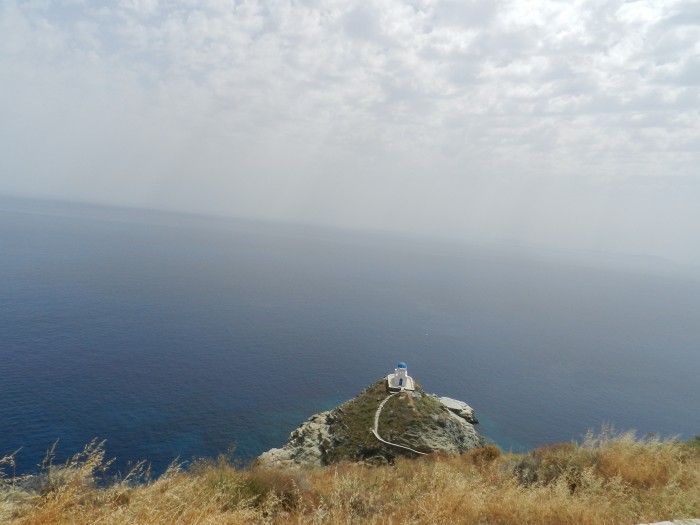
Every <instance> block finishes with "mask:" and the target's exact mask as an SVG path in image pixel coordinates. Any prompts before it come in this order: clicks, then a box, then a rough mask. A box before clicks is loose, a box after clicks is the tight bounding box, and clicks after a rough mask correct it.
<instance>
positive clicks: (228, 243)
mask: <svg viewBox="0 0 700 525" xmlns="http://www.w3.org/2000/svg"><path fill="white" fill-rule="evenodd" d="M399 361H405V362H406V363H407V364H408V371H409V374H411V375H412V376H413V377H414V378H415V379H416V380H417V381H418V382H420V383H421V384H422V386H423V387H424V388H425V390H427V391H428V392H433V393H436V394H438V395H441V396H449V397H453V398H456V399H460V400H464V401H466V402H467V403H469V404H470V405H471V406H472V407H473V408H474V409H475V412H476V416H477V417H478V419H479V420H480V425H479V426H478V427H477V429H478V430H479V432H481V433H482V434H483V435H485V436H486V437H487V438H489V439H490V440H492V441H493V442H495V443H496V444H498V445H499V446H500V447H501V448H502V449H504V450H512V451H526V450H530V449H533V448H535V447H538V446H541V445H543V444H546V443H552V442H561V441H580V440H581V439H582V438H583V436H584V435H585V434H586V433H587V432H588V431H594V432H599V431H601V429H602V428H604V427H605V428H608V427H612V428H614V429H617V431H619V432H624V431H628V430H634V431H636V432H637V434H638V435H639V436H647V435H653V436H658V437H660V438H661V439H670V438H676V439H685V438H689V437H691V436H693V435H696V434H700V409H699V408H698V405H699V404H700V380H699V378H698V375H699V374H700V277H698V273H697V272H695V269H692V268H691V269H688V268H686V267H680V266H678V265H674V264H673V263H671V262H670V261H664V260H657V259H652V258H645V257H631V256H630V257H626V256H617V255H611V254H603V253H592V252H570V251H563V250H554V249H551V248H545V247H539V246H529V245H519V244H517V243H511V244H509V243H507V242H491V241H479V242H476V241H475V242H471V243H467V242H462V243H457V242H452V241H446V240H435V239H427V238H420V237H415V238H412V237H409V236H399V235H389V234H378V233H366V232H360V231H354V230H349V229H333V228H321V227H312V226H303V225H290V224H275V223H270V222H260V221H250V220H242V219H228V218H217V217H209V216H203V215H189V214H177V213H170V212H159V211H146V210H137V209H128V208H116V207H106V206H93V205H86V204H78V203H61V202H51V201H39V200H29V199H18V198H10V197H2V198H0V458H1V457H3V456H4V455H8V454H13V453H14V459H15V462H14V463H15V465H14V468H16V473H31V472H36V471H37V470H38V468H39V465H40V464H41V463H42V460H43V459H44V458H45V456H46V453H47V450H49V449H50V448H51V447H52V446H53V445H54V444H55V450H56V457H55V459H54V461H55V462H60V461H64V460H65V459H66V458H68V457H70V456H72V455H73V454H76V453H78V452H80V451H81V450H82V449H83V447H84V446H85V445H86V444H87V443H89V442H90V441H91V440H92V439H95V438H97V439H98V440H106V442H105V450H106V456H107V458H115V462H114V464H113V467H112V468H113V469H115V471H116V472H124V471H126V469H128V468H129V465H130V464H133V463H134V462H137V461H141V460H145V461H147V462H148V463H149V464H150V465H151V466H152V469H153V471H154V472H155V473H160V472H163V471H164V470H165V469H166V468H167V467H168V465H170V464H172V463H173V462H176V463H182V464H188V463H189V462H191V461H193V460H195V459H196V458H214V457H216V456H218V455H220V454H226V455H228V456H229V457H230V458H231V459H233V460H234V461H236V462H240V463H241V464H246V463H247V462H249V461H250V460H251V459H253V458H255V457H256V456H257V455H258V454H260V453H261V452H263V451H265V450H268V449H270V448H272V447H280V446H282V445H283V444H284V443H285V441H286V439H287V437H288V436H289V433H290V432H291V431H293V430H294V429H295V428H296V427H297V426H298V425H299V424H300V423H302V422H303V421H305V420H306V419H307V418H308V417H309V416H311V415H312V414H314V413H316V412H319V411H322V410H328V409H330V408H333V407H335V406H337V405H339V404H340V403H342V402H344V401H346V400H348V399H350V398H352V397H354V396H355V395H357V394H358V393H359V392H360V391H362V390H363V389H364V388H365V387H366V386H368V385H369V384H370V383H372V382H374V381H377V380H379V379H380V378H382V377H383V376H385V375H386V374H387V373H390V372H392V371H393V369H394V367H395V366H396V363H397V362H399ZM0 468H5V469H6V470H5V475H7V474H8V471H7V468H8V466H7V465H5V467H0Z"/></svg>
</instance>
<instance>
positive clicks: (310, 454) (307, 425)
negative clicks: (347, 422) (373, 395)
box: [257, 411, 334, 466]
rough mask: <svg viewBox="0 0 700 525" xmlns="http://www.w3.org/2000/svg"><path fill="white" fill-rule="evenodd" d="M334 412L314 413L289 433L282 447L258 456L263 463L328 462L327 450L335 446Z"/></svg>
mask: <svg viewBox="0 0 700 525" xmlns="http://www.w3.org/2000/svg"><path fill="white" fill-rule="evenodd" d="M333 421H334V418H333V412H332V411H327V412H319V413H318V414H314V415H313V416H311V417H310V418H309V419H307V420H306V421H305V422H304V423H302V424H301V425H299V427H298V428H297V429H296V430H294V431H293V432H292V433H291V434H290V435H289V441H287V443H286V444H285V445H284V446H283V447H282V448H273V449H270V450H268V451H267V452H263V453H262V454H261V455H260V456H259V457H258V460H257V461H258V463H259V464H261V465H275V466H289V465H313V466H323V465H326V464H327V458H326V456H327V454H326V451H327V450H329V449H330V447H332V446H333V436H332V434H331V431H330V425H331V423H332V422H333Z"/></svg>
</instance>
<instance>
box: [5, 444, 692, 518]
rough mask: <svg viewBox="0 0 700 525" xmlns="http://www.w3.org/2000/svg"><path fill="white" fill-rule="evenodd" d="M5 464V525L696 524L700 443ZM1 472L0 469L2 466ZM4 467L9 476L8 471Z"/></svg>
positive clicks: (97, 449)
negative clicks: (305, 461) (129, 464)
mask: <svg viewBox="0 0 700 525" xmlns="http://www.w3.org/2000/svg"><path fill="white" fill-rule="evenodd" d="M13 461H14V459H13V457H12V456H8V457H6V458H4V459H2V460H0V473H1V472H5V475H4V476H2V477H0V523H7V524H9V525H20V524H22V525H50V524H71V525H88V524H90V525H93V524H115V525H116V524H119V525H131V524H134V525H135V524H143V525H152V524H183V525H195V524H196V525H206V524H217V525H218V524H241V523H271V524H275V523H280V524H281V523H299V524H305V523H309V524H311V523H329V524H337V523H347V524H352V523H358V524H360V523H362V524H365V523H376V524H392V523H396V524H399V523H401V524H404V523H415V524H421V523H425V524H432V523H463V524H538V525H547V524H552V525H554V524H556V525H567V524H574V523H575V524H578V525H593V524H633V523H640V522H650V521H660V520H664V519H679V518H688V517H699V516H700V447H699V446H697V444H693V443H692V442H688V443H681V442H676V441H666V442H661V441H659V440H657V439H638V438H635V437H634V435H632V434H630V433H627V434H622V435H610V434H609V432H607V431H604V432H603V433H601V434H599V435H590V436H588V437H587V439H586V440H585V441H584V443H583V444H581V445H577V444H572V443H571V444H560V445H553V446H547V447H542V448H539V449H537V450H534V451H532V452H531V453H529V454H526V455H511V454H501V453H500V451H499V450H498V449H497V448H496V447H493V446H489V447H484V448H482V449H477V450H474V451H471V452H469V453H467V454H463V455H461V456H444V455H433V456H428V457H426V458H421V459H419V460H408V459H399V460H397V461H396V463H395V464H394V465H392V466H380V467H371V466H367V465H358V464H349V463H343V464H338V465H335V466H332V467H326V468H318V469H298V470H294V469H284V470H264V469H255V468H254V469H250V470H245V469H237V468H234V467H233V466H231V464H230V463H229V462H228V461H226V460H225V459H219V460H218V461H216V462H199V463H196V464H194V465H192V466H190V468H189V469H188V470H187V471H184V470H182V469H180V468H178V466H177V465H174V466H171V468H170V469H168V471H167V472H166V473H165V474H164V475H162V476H160V477H159V478H158V479H155V480H149V479H148V477H147V476H145V474H146V473H145V472H144V471H143V468H142V467H137V468H136V469H135V470H134V471H133V472H132V473H131V474H130V475H128V476H127V477H126V478H124V479H120V480H117V481H114V482H112V483H110V484H107V485H101V484H98V483H96V480H97V479H98V478H99V475H100V472H101V471H103V470H104V468H105V466H106V463H105V461H104V449H103V448H102V446H101V444H100V443H91V444H90V445H88V447H86V449H85V450H84V451H83V452H82V453H81V454H78V455H77V456H76V457H74V458H73V459H72V460H71V461H69V462H68V463H67V464H64V465H61V466H59V467H56V466H53V465H52V464H51V462H50V461H49V462H48V463H47V464H46V465H45V467H44V470H43V471H42V472H41V474H39V475H38V476H33V477H22V478H16V477H14V476H13V475H12V472H11V471H12V467H13ZM3 468H4V469H5V470H4V471H3V470H2V469H3ZM8 470H9V472H8Z"/></svg>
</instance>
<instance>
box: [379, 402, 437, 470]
mask: <svg viewBox="0 0 700 525" xmlns="http://www.w3.org/2000/svg"><path fill="white" fill-rule="evenodd" d="M396 394H398V392H394V393H393V394H389V395H388V396H386V398H385V399H384V400H383V401H382V402H381V403H379V406H378V407H377V411H376V412H375V413H374V428H372V429H370V430H371V431H372V434H374V437H376V438H377V439H378V440H379V441H381V442H382V443H385V444H387V445H391V446H392V447H398V448H402V449H404V450H409V451H411V452H413V453H414V454H420V455H421V456H427V455H428V454H427V453H425V452H421V451H420V450H414V449H412V448H410V447H406V446H404V445H399V444H398V443H391V442H390V441H387V440H386V439H382V437H381V436H380V435H379V432H378V430H379V414H381V413H382V409H383V408H384V405H385V404H386V402H387V401H389V399H390V398H391V397H393V396H395V395H396Z"/></svg>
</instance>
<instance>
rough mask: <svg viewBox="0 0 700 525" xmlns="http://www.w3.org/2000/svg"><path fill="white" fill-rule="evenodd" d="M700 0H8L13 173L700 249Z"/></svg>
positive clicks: (2, 165) (8, 171)
mask: <svg viewBox="0 0 700 525" xmlns="http://www.w3.org/2000/svg"><path fill="white" fill-rule="evenodd" d="M699 92H700V3H698V2H687V1H672V0H669V1H653V0H641V1H635V2H623V1H617V0H565V1H560V2H555V1H539V0H535V1H527V2H525V1H492V0H488V1H481V0H476V1H473V0H460V1H447V0H413V1H409V0H404V1H400V0H365V1H362V2H351V1H348V0H342V1H340V0H338V1H336V0H329V1H324V0H318V1H315V0H296V1H294V0H278V1H277V0H269V1H265V0H258V1H246V0H236V1H232V0H205V1H199V2H198V1H195V0H171V1H158V0H122V1H114V2H100V1H80V0H64V1H42V0H35V1H29V0H27V1H19V0H0V193H3V194H8V195H27V196H42V197H52V198H53V197H55V198H67V199H73V200H82V201H90V202H102V203H115V204H124V205H129V206H139V207H148V208H166V209H175V210H183V211H196V212H205V213H213V214H225V215H233V216H247V217H260V218H265V219H274V220H283V221H300V222H310V223H319V224H331V225H334V224H339V225H347V226H351V227H360V228H375V229H381V230H395V231H405V232H415V233H420V234H427V235H440V236H455V237H461V238H464V239H488V238H493V239H515V240H521V241H525V242H535V243H545V244H548V245H552V246H561V247H564V248H583V249H595V250H607V251H614V252H623V253H633V254H636V253H647V254H653V255H659V256H664V257H667V258H670V259H674V260H677V261H685V262H696V263H697V262H700V109H699V108H700V96H699Z"/></svg>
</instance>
